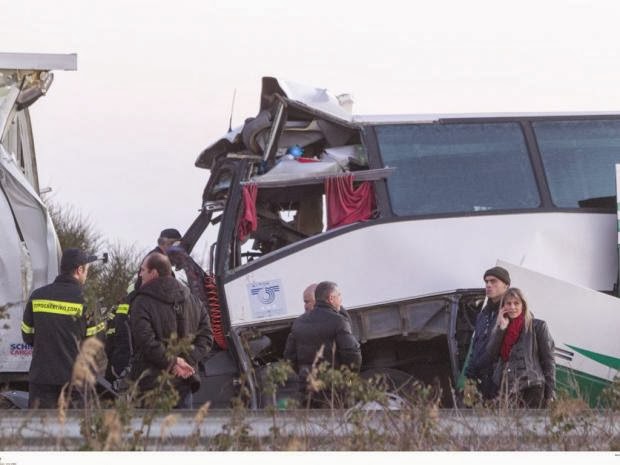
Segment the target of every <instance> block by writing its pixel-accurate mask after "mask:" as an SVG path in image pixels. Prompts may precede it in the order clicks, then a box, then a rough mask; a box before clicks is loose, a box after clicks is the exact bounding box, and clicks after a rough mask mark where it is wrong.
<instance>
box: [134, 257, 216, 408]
mask: <svg viewBox="0 0 620 465" xmlns="http://www.w3.org/2000/svg"><path fill="white" fill-rule="evenodd" d="M140 277H141V278H142V286H141V287H140V289H138V291H137V292H136V296H135V298H134V299H133V301H132V303H131V312H130V314H129V322H130V327H131V335H132V340H133V345H134V358H133V360H132V364H131V373H130V377H131V378H132V379H134V380H138V379H139V380H140V382H139V386H140V390H141V391H148V390H151V389H154V388H155V387H156V385H157V384H156V383H157V377H158V376H159V375H160V374H161V373H162V372H164V371H170V372H171V373H172V374H174V375H175V376H176V377H177V378H178V382H176V383H175V388H176V389H177V391H178V392H179V396H180V400H179V403H178V404H177V407H179V408H190V407H191V401H192V398H191V397H192V396H191V393H192V392H195V391H197V390H198V388H199V387H200V377H199V376H197V375H196V371H197V369H198V363H199V362H200V361H202V360H203V359H204V358H205V357H206V355H207V353H208V352H209V350H210V349H211V346H212V345H213V333H212V331H211V323H210V321H209V316H208V314H207V310H206V309H205V307H204V305H202V303H201V302H200V301H199V300H198V299H197V298H196V297H194V296H193V295H192V294H191V293H190V291H189V289H188V288H187V287H186V286H184V285H183V284H181V283H180V282H179V281H177V280H176V279H175V278H173V277H172V266H171V264H170V260H169V259H168V257H166V256H165V255H163V254H160V253H157V252H155V253H152V254H150V255H148V256H147V257H146V258H145V259H144V261H143V262H142V265H141V266H140ZM174 335H176V336H178V338H179V339H185V340H186V342H189V343H191V345H190V349H189V350H187V351H186V352H184V353H179V354H175V355H169V354H168V350H169V347H170V343H171V341H172V340H173V339H174Z"/></svg>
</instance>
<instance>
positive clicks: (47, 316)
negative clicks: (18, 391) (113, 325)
mask: <svg viewBox="0 0 620 465" xmlns="http://www.w3.org/2000/svg"><path fill="white" fill-rule="evenodd" d="M95 260H97V257H96V256H94V255H88V254H86V253H85V252H84V251H82V250H80V249H67V250H65V251H64V253H63V254H62V258H61V260H60V274H59V275H58V277H56V279H55V280H54V282H53V283H52V284H48V285H47V286H43V287H40V288H38V289H35V290H34V291H33V292H32V294H31V295H30V299H29V300H28V303H27V304H26V308H25V309H24V316H23V320H22V338H23V340H24V342H25V343H27V344H30V345H32V346H33V351H32V362H31V365H30V374H29V388H28V390H29V393H30V395H29V399H28V407H30V408H36V407H39V408H56V407H57V403H58V396H59V395H60V392H61V390H62V387H63V385H65V384H66V383H68V382H70V381H71V373H72V370H73V363H74V362H75V359H76V357H77V355H78V352H79V350H80V344H81V342H82V341H83V340H84V339H85V338H86V337H88V336H94V335H95V334H97V333H99V332H101V331H103V330H104V329H105V324H104V323H100V324H94V323H91V322H90V321H89V319H88V318H87V315H86V306H85V305H84V294H83V292H82V287H83V286H84V283H85V282H86V277H87V276H88V267H89V264H90V263H92V262H94V261H95Z"/></svg>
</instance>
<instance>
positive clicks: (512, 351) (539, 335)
mask: <svg viewBox="0 0 620 465" xmlns="http://www.w3.org/2000/svg"><path fill="white" fill-rule="evenodd" d="M554 348H555V345H554V342H553V339H552V337H551V334H550V333H549V329H548V327H547V323H546V322H545V321H543V320H538V319H535V318H534V317H533V315H532V313H531V312H530V311H529V309H528V306H527V301H526V300H525V297H524V295H523V292H522V291H521V290H520V289H517V288H515V287H513V288H510V289H508V290H507V291H506V293H505V294H504V296H503V298H502V301H501V304H500V311H499V313H498V314H497V320H496V323H495V326H494V328H493V330H492V332H491V336H490V338H489V342H488V345H487V352H488V355H489V356H490V357H492V358H493V359H494V360H497V361H498V363H497V366H496V369H495V372H494V376H493V380H494V382H495V383H496V384H497V386H499V388H500V394H504V395H506V394H507V395H508V396H510V397H511V398H514V399H516V400H517V401H518V403H519V405H520V406H524V407H528V408H541V407H543V406H545V405H546V404H547V403H548V402H549V401H551V400H553V399H554V398H555V360H554V358H553V352H554Z"/></svg>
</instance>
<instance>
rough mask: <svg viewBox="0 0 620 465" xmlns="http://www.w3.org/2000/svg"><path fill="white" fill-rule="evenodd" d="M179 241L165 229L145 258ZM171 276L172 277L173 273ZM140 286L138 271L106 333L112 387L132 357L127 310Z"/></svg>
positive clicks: (179, 236)
mask: <svg viewBox="0 0 620 465" xmlns="http://www.w3.org/2000/svg"><path fill="white" fill-rule="evenodd" d="M179 240H181V233H179V231H178V230H176V229H174V228H166V229H164V230H163V231H162V232H160V233H159V238H158V239H157V247H155V248H154V249H153V250H151V251H150V252H149V253H148V254H146V256H148V255H150V254H152V253H161V254H166V253H167V251H168V249H170V247H172V245H173V244H175V243H176V242H178V241H179ZM145 258H146V257H145ZM172 275H173V276H174V273H173V274H172ZM141 285H142V278H141V277H140V271H138V276H137V277H136V280H135V282H134V283H133V284H131V285H130V287H129V289H128V294H127V296H126V297H125V298H124V299H123V301H122V302H121V303H120V304H119V305H118V306H117V307H116V311H115V312H114V317H113V319H112V321H111V322H110V325H109V327H108V330H107V332H106V340H105V349H106V354H107V356H108V369H107V372H106V378H107V379H108V381H110V382H111V383H112V384H114V385H119V384H122V382H123V380H124V378H125V375H126V374H127V371H128V369H129V363H130V360H131V357H132V355H133V341H132V340H131V330H130V328H129V309H130V303H131V301H132V300H133V299H134V297H135V295H136V292H137V290H138V289H140V286H141Z"/></svg>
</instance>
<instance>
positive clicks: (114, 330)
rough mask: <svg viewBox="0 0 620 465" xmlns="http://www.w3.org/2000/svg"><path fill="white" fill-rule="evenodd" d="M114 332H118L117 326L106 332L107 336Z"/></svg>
mask: <svg viewBox="0 0 620 465" xmlns="http://www.w3.org/2000/svg"><path fill="white" fill-rule="evenodd" d="M114 334H116V328H110V329H108V330H107V331H106V332H105V335H106V336H112V335H114Z"/></svg>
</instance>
